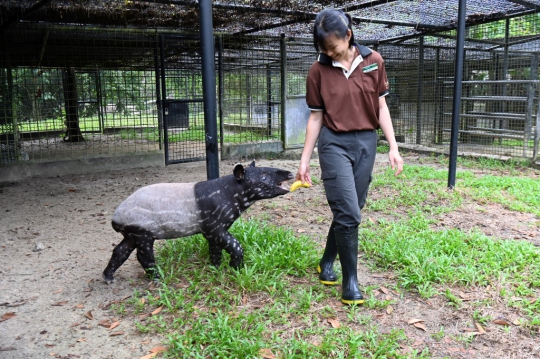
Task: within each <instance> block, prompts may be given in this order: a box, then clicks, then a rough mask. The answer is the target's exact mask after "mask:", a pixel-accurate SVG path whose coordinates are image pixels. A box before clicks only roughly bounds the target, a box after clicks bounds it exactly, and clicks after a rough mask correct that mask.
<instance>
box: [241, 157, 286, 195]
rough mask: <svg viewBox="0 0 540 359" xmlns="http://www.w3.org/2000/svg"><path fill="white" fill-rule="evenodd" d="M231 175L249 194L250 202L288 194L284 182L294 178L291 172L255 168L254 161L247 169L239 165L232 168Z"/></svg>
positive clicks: (269, 168)
mask: <svg viewBox="0 0 540 359" xmlns="http://www.w3.org/2000/svg"><path fill="white" fill-rule="evenodd" d="M233 174H234V177H235V178H236V180H237V181H238V182H239V183H241V184H242V185H243V186H244V190H245V193H246V194H247V193H249V194H250V196H249V197H248V198H249V200H250V201H256V200H259V199H265V198H274V197H277V196H281V195H284V194H285V193H287V192H289V189H288V188H287V186H286V185H285V182H287V181H289V180H291V179H293V178H294V175H293V174H292V172H289V171H285V170H281V169H279V168H272V167H255V161H253V162H251V164H250V165H249V166H248V167H244V166H242V165H241V164H237V165H235V166H234V169H233Z"/></svg>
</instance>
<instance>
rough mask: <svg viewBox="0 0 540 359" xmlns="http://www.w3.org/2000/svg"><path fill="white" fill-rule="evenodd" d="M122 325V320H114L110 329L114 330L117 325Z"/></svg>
mask: <svg viewBox="0 0 540 359" xmlns="http://www.w3.org/2000/svg"><path fill="white" fill-rule="evenodd" d="M119 325H120V322H114V323H112V324H111V326H110V327H109V330H113V329H114V328H116V327H117V326H119Z"/></svg>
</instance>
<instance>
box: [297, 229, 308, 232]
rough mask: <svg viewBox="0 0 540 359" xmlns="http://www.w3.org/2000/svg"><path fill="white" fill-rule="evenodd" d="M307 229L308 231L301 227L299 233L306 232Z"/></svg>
mask: <svg viewBox="0 0 540 359" xmlns="http://www.w3.org/2000/svg"><path fill="white" fill-rule="evenodd" d="M305 231H306V230H305V229H299V230H298V233H304V232H305Z"/></svg>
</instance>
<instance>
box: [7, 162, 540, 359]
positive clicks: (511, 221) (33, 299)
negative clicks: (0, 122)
mask: <svg viewBox="0 0 540 359" xmlns="http://www.w3.org/2000/svg"><path fill="white" fill-rule="evenodd" d="M422 158H423V156H422V155H417V154H407V155H406V158H405V160H406V163H409V164H410V163H418V161H419V160H421V159H422ZM386 162H387V161H386V156H385V155H380V156H378V158H377V164H376V169H375V171H382V170H383V169H384V168H385V166H387V163H386ZM313 163H317V161H316V160H314V161H313ZM297 164H298V161H297V160H261V161H258V165H259V166H271V167H281V168H284V169H289V170H291V171H293V172H295V171H296V168H297V167H296V166H297ZM220 166H221V172H222V174H229V173H230V172H231V171H232V166H233V163H232V162H221V164H220ZM312 175H314V176H315V177H318V178H320V177H319V173H318V169H317V168H315V169H314V170H313V173H312ZM205 178H206V169H205V163H204V162H197V163H187V164H180V165H173V166H169V167H165V168H163V167H147V168H139V169H131V170H122V171H108V172H102V173H94V174H88V175H77V176H62V177H55V178H32V179H29V180H25V181H21V182H18V183H8V184H4V185H2V186H0V214H1V215H0V228H1V231H0V232H1V233H0V358H3V359H11V358H17V359H18V358H141V357H144V356H145V355H148V354H149V353H150V349H152V348H153V347H156V346H159V345H160V344H161V341H160V340H161V339H162V338H161V337H159V336H156V335H143V334H140V333H139V332H138V331H137V329H136V328H135V326H134V324H133V321H132V320H131V319H130V318H129V317H127V318H126V317H117V315H116V313H115V312H114V311H113V310H111V304H113V303H121V302H122V301H124V300H125V299H126V298H128V297H129V296H130V295H131V294H132V293H133V291H134V289H138V290H141V291H144V290H145V289H146V288H148V286H149V285H151V284H150V283H149V282H148V281H147V280H146V279H145V277H144V276H143V272H142V269H141V267H140V265H139V264H138V262H137V261H136V260H135V259H134V255H133V256H132V257H131V258H130V259H129V260H128V262H127V263H126V264H124V266H122V267H121V268H120V270H119V271H118V272H117V273H116V276H115V278H116V281H115V283H114V284H112V285H107V284H105V282H104V281H103V279H102V278H101V272H102V270H103V269H104V267H105V266H106V264H107V262H108V260H109V258H110V255H111V251H112V249H113V246H114V245H115V244H117V243H118V242H119V241H120V239H121V236H120V235H119V234H117V233H116V232H114V230H113V229H112V228H111V225H110V219H111V217H112V214H113V212H114V210H115V208H116V206H118V204H120V203H121V202H122V200H123V199H124V198H126V197H127V196H128V195H129V194H130V193H132V192H133V191H134V190H135V189H137V188H139V187H141V186H144V185H148V184H152V183H158V182H194V181H200V180H204V179H205ZM384 195H385V193H384V191H381V190H377V191H373V192H372V193H371V194H370V196H372V197H373V198H377V197H378V196H384ZM398 215H399V214H398ZM403 215H405V214H403ZM380 216H381V215H380V214H378V213H370V212H369V211H365V212H364V218H366V219H368V220H377V219H378V218H380ZM249 217H257V218H263V219H265V220H268V221H271V222H273V223H275V224H277V225H280V226H286V227H290V228H292V229H293V230H294V231H295V232H297V233H302V234H305V235H308V236H310V237H311V238H312V239H313V240H315V241H317V243H320V245H321V249H322V246H323V244H322V243H323V240H324V238H325V235H326V232H327V229H328V226H329V224H330V219H331V213H330V211H329V209H328V207H327V205H326V202H325V198H324V193H323V190H322V184H317V185H315V186H314V187H313V188H312V189H310V190H309V191H306V190H299V191H296V192H294V193H290V194H287V195H285V196H283V197H280V198H276V199H273V200H267V201H261V202H258V203H256V204H255V205H254V206H253V207H252V208H251V209H250V210H249V211H248V212H247V213H246V214H245V215H244V218H249ZM439 220H440V225H441V226H446V227H457V228H460V229H462V230H465V231H466V230H469V229H472V228H479V229H480V230H481V231H483V232H484V233H486V234H487V235H490V236H496V237H499V238H509V239H516V240H527V241H531V242H533V243H535V244H536V245H540V232H539V226H538V221H539V220H540V219H539V218H535V216H534V215H527V214H519V213H515V212H510V211H507V210H505V209H503V208H501V207H500V206H498V205H485V206H481V208H480V205H478V204H472V203H471V204H467V205H465V206H463V207H462V208H460V209H459V210H458V211H456V212H453V213H451V214H449V215H445V216H444V217H441V218H440V219H439ZM366 260H368V259H367V258H366V256H365V255H364V256H363V257H362V258H361V261H360V264H359V271H360V273H361V274H360V276H359V280H360V282H361V284H362V285H363V286H367V285H375V286H379V287H380V290H377V291H376V292H375V294H376V295H378V297H380V298H391V299H394V300H396V304H395V305H393V307H392V309H393V310H392V311H389V310H386V311H385V310H380V309H379V310H375V309H373V310H371V309H366V311H369V312H370V314H371V315H372V316H373V318H374V320H375V321H376V323H377V325H378V326H379V327H380V328H381V330H382V331H385V332H386V331H390V330H391V329H392V328H401V329H403V330H405V331H406V333H407V336H408V337H409V338H412V339H414V343H413V344H411V345H410V346H406V347H403V350H404V351H405V352H406V351H408V350H413V349H417V350H418V349H422V348H425V347H427V348H429V350H430V352H431V353H433V354H434V357H450V358H540V341H539V334H538V333H533V334H531V333H530V332H527V331H526V330H525V329H522V328H521V327H519V326H517V325H514V324H512V322H514V321H515V320H516V319H519V316H518V315H517V313H515V312H511V311H509V310H508V309H506V307H504V306H503V305H500V306H497V305H494V306H493V307H492V308H491V313H489V314H490V315H491V317H492V318H503V319H505V320H507V321H508V322H509V324H510V326H502V325H496V324H491V325H488V326H487V328H485V329H486V332H485V333H483V334H482V335H478V336H476V338H475V339H474V340H473V341H472V343H471V344H469V345H466V344H465V343H464V342H463V341H456V340H454V339H453V338H455V337H456V336H459V335H466V334H467V333H470V332H474V331H477V329H476V328H474V325H472V312H473V311H474V308H471V307H469V306H468V304H467V301H468V300H471V299H477V298H487V297H490V296H495V295H497V293H496V291H495V290H494V291H493V293H489V292H485V291H482V290H478V291H474V290H473V289H471V291H470V292H467V293H460V296H461V298H462V299H463V301H464V305H463V306H462V308H460V309H459V310H456V309H455V308H454V307H451V306H449V305H448V304H447V301H446V300H444V299H443V298H440V297H434V298H432V299H430V300H424V299H422V298H420V297H418V296H417V295H415V294H412V293H410V292H408V293H405V294H401V293H396V292H394V291H392V290H387V289H386V288H391V287H392V286H393V284H394V281H393V280H392V275H391V273H388V274H384V273H382V274H381V273H372V272H370V270H369V269H368V268H367V266H366V265H365V261H366ZM316 283H317V281H316V279H315V274H314V284H316ZM336 306H337V307H339V305H338V302H336ZM10 313H11V314H10ZM410 318H420V319H422V320H423V324H424V325H425V331H424V330H423V329H421V328H418V327H415V326H413V325H410V324H408V323H407V320H408V319H410ZM111 323H115V324H114V325H113V326H112V327H111ZM442 326H444V328H445V333H446V334H447V335H446V336H445V337H444V338H442V339H440V340H435V339H434V337H433V335H434V334H435V333H437V332H439V330H440V328H441V327H442Z"/></svg>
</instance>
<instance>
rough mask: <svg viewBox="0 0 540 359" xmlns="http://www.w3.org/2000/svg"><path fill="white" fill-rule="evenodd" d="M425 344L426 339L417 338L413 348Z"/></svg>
mask: <svg viewBox="0 0 540 359" xmlns="http://www.w3.org/2000/svg"><path fill="white" fill-rule="evenodd" d="M422 344H424V339H422V338H417V339H416V340H415V341H414V343H413V344H412V345H411V346H412V347H413V348H415V347H419V346H420V345H422Z"/></svg>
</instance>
